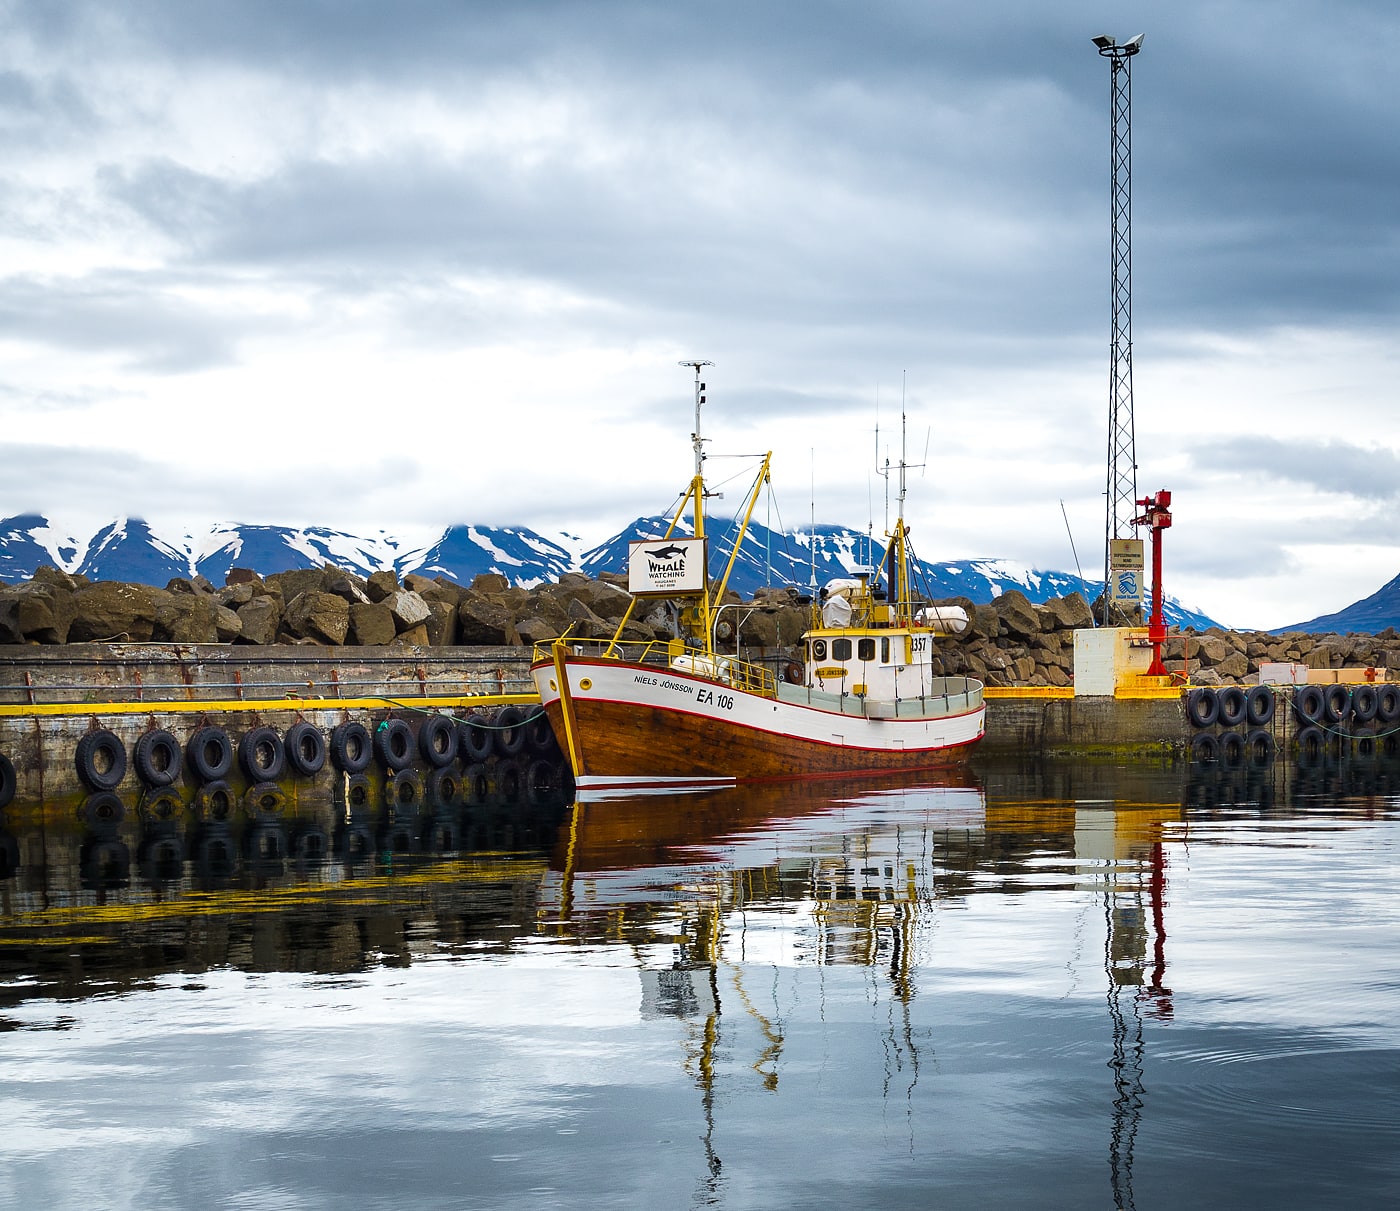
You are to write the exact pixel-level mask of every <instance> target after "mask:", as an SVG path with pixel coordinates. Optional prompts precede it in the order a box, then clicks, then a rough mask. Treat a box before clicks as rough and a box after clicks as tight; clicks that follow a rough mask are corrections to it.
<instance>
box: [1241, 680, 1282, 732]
mask: <svg viewBox="0 0 1400 1211" xmlns="http://www.w3.org/2000/svg"><path fill="white" fill-rule="evenodd" d="M1244 697H1245V705H1244V717H1245V722H1246V723H1248V724H1249V726H1250V727H1263V726H1264V725H1265V724H1266V723H1269V722H1270V721H1271V720H1272V719H1273V717H1274V709H1275V707H1276V706H1277V700H1276V699H1275V698H1274V690H1273V687H1272V686H1268V685H1254V686H1250V689H1249V693H1247V694H1246V695H1245V696H1244Z"/></svg>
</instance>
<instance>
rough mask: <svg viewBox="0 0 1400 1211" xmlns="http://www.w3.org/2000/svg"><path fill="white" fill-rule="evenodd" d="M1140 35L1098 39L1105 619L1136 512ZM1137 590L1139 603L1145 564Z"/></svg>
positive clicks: (1103, 36)
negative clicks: (1135, 164) (1103, 188)
mask: <svg viewBox="0 0 1400 1211" xmlns="http://www.w3.org/2000/svg"><path fill="white" fill-rule="evenodd" d="M1142 37H1143V36H1142V35H1141V34H1138V35H1137V37H1135V38H1129V39H1128V41H1126V42H1124V43H1122V44H1121V45H1120V44H1119V43H1118V42H1116V41H1115V40H1114V39H1113V38H1110V37H1109V36H1108V35H1107V34H1101V35H1099V37H1097V38H1095V39H1094V45H1095V46H1097V47H1098V48H1099V54H1100V55H1102V56H1103V57H1104V58H1105V59H1107V60H1108V61H1109V66H1110V67H1111V69H1112V71H1111V80H1112V101H1111V108H1112V117H1113V131H1112V153H1111V166H1112V167H1111V173H1112V207H1111V210H1112V236H1111V243H1112V247H1111V264H1112V278H1113V282H1112V309H1113V332H1112V337H1111V340H1110V344H1109V359H1110V369H1109V380H1108V517H1107V524H1106V526H1105V533H1104V621H1105V622H1109V621H1110V619H1109V616H1108V612H1109V602H1110V601H1112V600H1113V599H1114V597H1115V596H1118V597H1119V601H1120V604H1119V607H1118V608H1120V609H1121V608H1122V598H1123V597H1125V596H1128V595H1127V594H1115V593H1114V591H1113V581H1112V576H1113V571H1114V568H1113V560H1112V552H1113V541H1114V540H1115V539H1121V538H1127V537H1131V536H1132V534H1133V529H1132V524H1133V518H1134V516H1135V515H1136V512H1137V453H1136V450H1135V447H1134V438H1133V249H1132V214H1133V206H1132V175H1133V173H1132V103H1133V90H1132V60H1133V56H1134V55H1136V54H1137V53H1138V51H1139V50H1141V49H1142ZM1138 571H1139V575H1138V578H1137V587H1138V592H1139V601H1140V600H1141V598H1140V594H1141V575H1140V572H1141V564H1140V563H1139V565H1138Z"/></svg>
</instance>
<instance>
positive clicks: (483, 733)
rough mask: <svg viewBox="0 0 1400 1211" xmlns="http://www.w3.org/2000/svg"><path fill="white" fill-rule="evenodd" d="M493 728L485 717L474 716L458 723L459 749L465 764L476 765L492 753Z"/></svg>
mask: <svg viewBox="0 0 1400 1211" xmlns="http://www.w3.org/2000/svg"><path fill="white" fill-rule="evenodd" d="M491 748H492V744H491V729H490V728H489V727H488V726H487V724H486V721H485V720H484V719H479V718H477V717H476V716H474V715H473V716H472V717H471V718H468V719H463V720H462V722H461V723H459V724H458V725H457V751H458V752H460V753H461V754H462V764H463V765H468V764H471V765H474V764H476V763H478V762H481V761H485V760H486V758H487V757H489V756H490V755H491Z"/></svg>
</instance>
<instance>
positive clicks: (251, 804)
mask: <svg viewBox="0 0 1400 1211" xmlns="http://www.w3.org/2000/svg"><path fill="white" fill-rule="evenodd" d="M243 806H244V807H245V808H246V809H247V810H248V811H249V812H250V813H252V814H253V815H257V816H280V815H281V814H282V812H283V811H284V810H285V809H286V807H287V792H286V791H284V790H283V789H282V788H281V787H280V786H278V785H277V783H275V782H254V783H253V785H252V786H250V787H249V788H248V790H247V792H246V793H245V794H244V796H243Z"/></svg>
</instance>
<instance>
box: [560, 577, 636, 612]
mask: <svg viewBox="0 0 1400 1211" xmlns="http://www.w3.org/2000/svg"><path fill="white" fill-rule="evenodd" d="M560 587H561V588H563V590H564V591H565V592H567V593H569V594H571V595H572V596H573V597H575V598H576V599H577V600H579V601H582V602H583V603H584V604H585V605H586V606H588V608H589V609H590V610H592V611H593V613H594V614H596V615H597V616H598V617H599V618H607V619H609V620H611V621H613V622H617V621H618V620H619V619H620V618H621V617H622V616H623V615H624V614H625V613H627V607H628V606H630V605H631V604H632V594H630V593H628V592H627V591H626V590H625V589H620V588H618V587H617V586H616V585H612V584H609V583H608V582H607V581H605V580H590V579H588V578H587V577H584V579H583V583H582V584H576V583H570V584H565V583H564V582H563V580H562V578H561V580H560Z"/></svg>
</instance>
